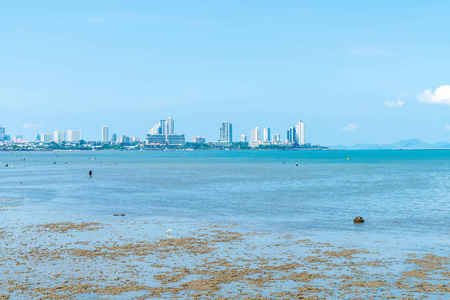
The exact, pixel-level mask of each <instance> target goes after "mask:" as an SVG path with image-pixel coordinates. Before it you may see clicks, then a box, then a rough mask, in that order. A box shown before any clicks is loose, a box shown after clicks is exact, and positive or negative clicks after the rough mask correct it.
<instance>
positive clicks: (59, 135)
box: [53, 130, 66, 143]
mask: <svg viewBox="0 0 450 300" xmlns="http://www.w3.org/2000/svg"><path fill="white" fill-rule="evenodd" d="M53 140H54V141H55V143H62V142H65V141H66V132H65V131H60V130H55V132H54V133H53Z"/></svg>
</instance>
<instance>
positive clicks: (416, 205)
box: [0, 150, 450, 254]
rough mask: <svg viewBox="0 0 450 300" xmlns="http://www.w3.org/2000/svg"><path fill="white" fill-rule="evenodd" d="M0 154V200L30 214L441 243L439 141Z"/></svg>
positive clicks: (449, 195)
mask: <svg viewBox="0 0 450 300" xmlns="http://www.w3.org/2000/svg"><path fill="white" fill-rule="evenodd" d="M347 158H349V160H347ZM22 159H25V160H22ZM0 162H2V164H1V165H0V174H1V175H0V176H1V180H0V197H1V198H23V199H20V200H18V204H20V205H22V206H23V207H24V209H28V210H30V211H42V212H45V211H50V210H55V209H56V210H66V211H69V212H71V213H73V214H76V215H86V216H89V218H95V219H96V220H102V219H109V218H111V216H112V214H113V213H124V214H126V218H148V219H149V220H156V221H161V220H166V219H168V218H176V219H179V220H183V222H187V223H189V222H199V221H200V222H203V221H205V222H227V223H233V222H236V223H238V224H239V225H240V226H242V227H243V228H245V229H248V230H253V231H273V232H286V233H290V234H297V235H302V236H306V237H317V238H322V239H325V240H333V239H335V240H337V239H341V240H342V239H345V238H346V237H347V238H348V239H349V241H348V243H357V241H355V239H358V238H360V237H364V238H365V239H366V240H370V241H371V242H373V241H375V240H377V239H383V240H385V241H388V242H389V243H392V241H396V240H398V241H400V242H399V243H398V245H399V246H398V247H402V248H403V250H405V251H409V250H411V249H413V248H414V247H416V248H417V249H419V250H421V251H426V250H427V249H433V250H435V252H436V251H437V252H447V254H448V251H449V246H450V242H449V236H450V151H446V150H390V151H185V152H182V151H174V152H169V151H167V152H152V151H128V152H125V151H96V152H93V151H89V152H48V153H38V152H11V153H9V152H0ZM54 162H56V164H54ZM65 162H67V163H65ZM283 162H284V163H283ZM297 162H299V165H298V166H296V163H297ZM5 164H9V167H5ZM110 164H111V165H110ZM116 164H117V165H116ZM23 165H24V166H25V167H23ZM12 166H14V168H12ZM89 169H92V171H93V177H92V178H89V176H88V171H89ZM358 215H360V216H362V217H363V218H364V219H365V220H366V222H365V223H364V224H363V225H354V224H353V218H354V217H356V216H358ZM44 218H45V215H44Z"/></svg>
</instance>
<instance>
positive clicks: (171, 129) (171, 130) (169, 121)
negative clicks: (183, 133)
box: [166, 117, 175, 134]
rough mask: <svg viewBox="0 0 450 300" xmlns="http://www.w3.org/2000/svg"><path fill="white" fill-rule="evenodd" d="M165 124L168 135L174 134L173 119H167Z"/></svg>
mask: <svg viewBox="0 0 450 300" xmlns="http://www.w3.org/2000/svg"><path fill="white" fill-rule="evenodd" d="M166 124H167V133H168V134H173V133H174V132H175V128H174V122H173V118H172V117H168V118H167V121H166Z"/></svg>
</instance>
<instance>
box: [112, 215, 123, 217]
mask: <svg viewBox="0 0 450 300" xmlns="http://www.w3.org/2000/svg"><path fill="white" fill-rule="evenodd" d="M113 216H114V217H125V214H113Z"/></svg>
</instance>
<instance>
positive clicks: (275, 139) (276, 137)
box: [272, 133, 281, 143]
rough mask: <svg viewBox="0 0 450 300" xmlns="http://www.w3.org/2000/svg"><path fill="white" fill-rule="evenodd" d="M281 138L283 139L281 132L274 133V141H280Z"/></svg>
mask: <svg viewBox="0 0 450 300" xmlns="http://www.w3.org/2000/svg"><path fill="white" fill-rule="evenodd" d="M280 139H281V137H280V134H279V133H275V134H274V135H273V137H272V141H273V142H274V143H278V142H279V141H280Z"/></svg>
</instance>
